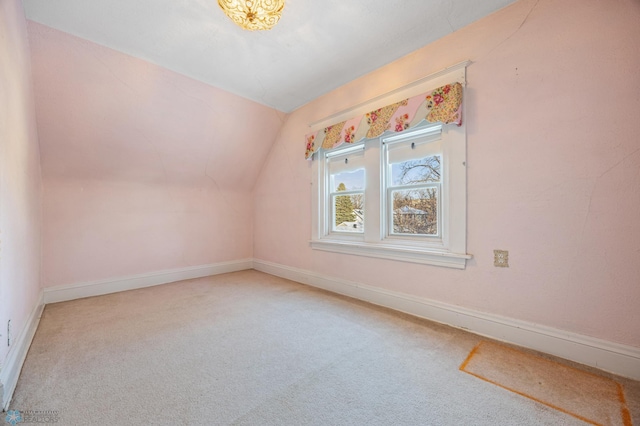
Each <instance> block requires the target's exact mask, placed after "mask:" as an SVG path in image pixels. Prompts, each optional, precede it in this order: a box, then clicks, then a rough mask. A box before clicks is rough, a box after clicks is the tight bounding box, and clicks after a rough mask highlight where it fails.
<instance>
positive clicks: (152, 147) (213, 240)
mask: <svg viewBox="0 0 640 426" xmlns="http://www.w3.org/2000/svg"><path fill="white" fill-rule="evenodd" d="M28 29H29V37H30V42H31V52H32V62H33V78H34V87H35V95H36V106H37V115H38V132H39V135H40V144H41V150H42V174H43V184H44V196H43V215H44V216H43V217H44V219H43V232H44V236H43V284H44V286H56V285H69V284H75V283H83V282H87V281H93V280H101V279H109V278H119V277H123V276H128V275H133V274H143V273H147V272H156V271H159V270H166V269H174V268H182V267H188V266H199V265H207V264H212V263H217V262H223V261H229V260H239V259H245V258H250V257H252V255H253V252H252V250H253V229H252V221H253V198H252V192H251V191H252V188H253V185H254V182H255V180H256V178H257V175H258V173H259V171H260V168H261V166H262V163H263V162H264V158H265V157H266V155H267V153H268V151H269V149H270V147H271V145H272V143H273V140H274V138H275V135H276V132H277V131H278V129H279V128H280V125H281V122H282V120H283V118H284V115H283V114H282V113H279V112H277V111H275V110H273V109H270V108H267V107H265V106H262V105H259V104H256V103H254V102H251V101H248V100H246V99H243V98H240V97H238V96H235V95H232V94H230V93H227V92H224V91H222V90H219V89H216V88H213V87H211V86H207V85H206V84H203V83H200V82H197V81H194V80H191V79H189V78H187V77H184V76H181V75H179V74H176V73H174V72H171V71H168V70H166V69H163V68H160V67H158V66H155V65H153V64H150V63H148V62H145V61H142V60H140V59H136V58H133V57H130V56H127V55H124V54H122V53H119V52H116V51H113V50H111V49H108V48H105V47H102V46H99V45H96V44H94V43H91V42H88V41H85V40H82V39H79V38H76V37H74V36H71V35H68V34H66V33H62V32H60V31H57V30H54V29H51V28H48V27H46V26H43V25H40V24H37V23H34V22H29V23H28Z"/></svg>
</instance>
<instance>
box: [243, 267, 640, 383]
mask: <svg viewBox="0 0 640 426" xmlns="http://www.w3.org/2000/svg"><path fill="white" fill-rule="evenodd" d="M253 268H254V269H256V270H258V271H262V272H266V273H268V274H271V275H276V276H278V277H282V278H286V279H290V280H292V281H297V282H300V283H303V284H307V285H311V286H314V287H318V288H322V289H325V290H329V291H332V292H334V293H339V294H343V295H345V296H350V297H353V298H355V299H360V300H364V301H366V302H370V303H373V304H375V305H380V306H384V307H387V308H391V309H394V310H397V311H400V312H405V313H408V314H411V315H415V316H418V317H422V318H426V319H429V320H432V321H436V322H440V323H443V324H447V325H451V326H453V327H457V328H462V329H465V330H467V331H470V332H472V333H475V334H479V335H482V336H486V337H490V338H492V339H496V340H500V341H503V342H508V343H512V344H515V345H518V346H523V347H526V348H530V349H534V350H537V351H540V352H544V353H547V354H551V355H555V356H559V357H561V358H564V359H568V360H571V361H575V362H578V363H581V364H584V365H588V366H592V367H596V368H598V369H600V370H604V371H608V372H610V373H613V374H617V375H620V376H624V377H628V378H631V379H635V380H640V348H637V347H634V346H627V345H622V344H618V343H614V342H609V341H607V340H602V339H597V338H593V337H589V336H585V335H581V334H577V333H572V332H569V331H564V330H559V329H555V328H551V327H547V326H543V325H539V324H534V323H530V322H525V321H520V320H516V319H513V318H507V317H501V316H498V315H493V314H487V313H483V312H478V311H474V310H471V309H466V308H462V307H460V306H455V305H449V304H446V303H441V302H437V301H434V300H429V299H424V298H419V297H415V296H410V295H407V294H403V293H397V292H393V291H389V290H383V289H380V288H376V287H371V286H367V285H364V284H360V283H355V282H350V281H345V280H340V279H337V278H333V277H328V276H325V275H321V274H318V273H315V272H311V271H306V270H302V269H297V268H292V267H289V266H284V265H280V264H276V263H272V262H267V261H263V260H259V259H254V260H253Z"/></svg>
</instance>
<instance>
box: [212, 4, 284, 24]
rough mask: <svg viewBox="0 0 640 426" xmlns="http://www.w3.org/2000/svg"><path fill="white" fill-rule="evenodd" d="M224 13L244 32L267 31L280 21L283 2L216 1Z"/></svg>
mask: <svg viewBox="0 0 640 426" xmlns="http://www.w3.org/2000/svg"><path fill="white" fill-rule="evenodd" d="M218 4H219V5H220V7H221V8H222V10H223V11H224V13H225V14H226V15H227V16H228V17H229V18H231V20H232V21H233V22H235V23H236V24H237V25H239V26H240V27H242V28H244V29H245V30H250V31H254V30H269V29H271V28H273V26H274V25H275V24H277V23H278V21H279V20H280V15H282V9H283V8H284V0H218Z"/></svg>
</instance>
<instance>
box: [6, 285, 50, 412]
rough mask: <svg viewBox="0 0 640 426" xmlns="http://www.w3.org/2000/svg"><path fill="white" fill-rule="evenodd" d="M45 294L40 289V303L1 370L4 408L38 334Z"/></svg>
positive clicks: (9, 399)
mask: <svg viewBox="0 0 640 426" xmlns="http://www.w3.org/2000/svg"><path fill="white" fill-rule="evenodd" d="M43 300H44V295H43V291H42V290H41V291H40V294H39V296H38V303H37V304H36V306H35V307H34V308H33V310H32V311H31V314H30V315H29V318H28V319H27V323H26V325H25V327H24V328H23V329H22V331H21V332H20V335H19V336H18V338H17V339H16V340H15V341H14V343H13V345H12V346H11V348H10V349H9V353H8V354H7V358H6V359H5V362H4V364H3V366H2V369H1V370H0V402H1V403H2V407H1V408H2V409H3V410H7V408H9V403H10V402H11V397H12V396H13V391H14V390H15V389H16V385H17V384H18V377H19V376H20V371H21V370H22V365H23V364H24V360H25V359H26V358H27V352H28V351H29V347H30V346H31V342H32V341H33V336H34V335H35V334H36V330H37V328H38V324H39V323H40V317H41V316H42V310H43V309H44V303H43Z"/></svg>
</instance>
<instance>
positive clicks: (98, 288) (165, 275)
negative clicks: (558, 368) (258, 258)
mask: <svg viewBox="0 0 640 426" xmlns="http://www.w3.org/2000/svg"><path fill="white" fill-rule="evenodd" d="M251 267H252V260H251V259H244V260H234V261H230V262H221V263H214V264H211V265H200V266H190V267H187V268H179V269H170V270H165V271H158V272H151V273H148V274H140V275H131V276H128V277H116V278H109V279H106V280H100V281H91V282H86V283H80V284H72V285H65V286H57V287H48V288H45V289H44V303H45V304H47V303H56V302H66V301H68V300H74V299H81V298H84V297H91V296H101V295H103V294H110V293H117V292H120V291H127V290H135V289H138V288H144V287H151V286H154V285H160V284H168V283H172V282H175V281H182V280H189V279H192V278H202V277H208V276H210V275H218V274H225V273H227V272H236V271H243V270H246V269H251Z"/></svg>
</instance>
